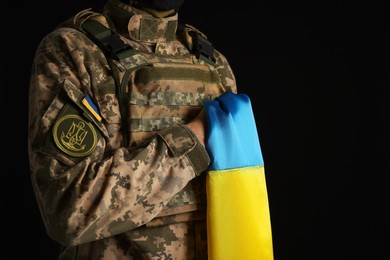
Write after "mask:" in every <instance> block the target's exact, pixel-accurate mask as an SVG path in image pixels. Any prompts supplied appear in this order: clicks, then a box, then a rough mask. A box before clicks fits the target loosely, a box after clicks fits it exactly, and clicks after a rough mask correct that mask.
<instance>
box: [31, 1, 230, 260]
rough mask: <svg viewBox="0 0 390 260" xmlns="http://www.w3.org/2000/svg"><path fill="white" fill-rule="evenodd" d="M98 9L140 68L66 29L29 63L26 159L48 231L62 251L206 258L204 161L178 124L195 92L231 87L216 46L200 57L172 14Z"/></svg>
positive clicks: (78, 255) (69, 255)
mask: <svg viewBox="0 0 390 260" xmlns="http://www.w3.org/2000/svg"><path fill="white" fill-rule="evenodd" d="M103 14H104V15H105V16H106V17H107V18H108V19H103V20H104V21H109V22H108V24H110V25H112V24H114V25H115V30H116V31H117V32H118V33H120V34H121V38H122V40H124V41H125V42H126V43H127V44H129V45H130V46H131V47H132V48H133V49H134V50H135V55H134V56H133V57H131V58H129V59H127V61H126V62H127V65H131V62H135V63H136V64H141V65H142V66H141V65H140V66H138V65H137V66H135V68H134V66H132V69H131V70H128V71H129V72H128V73H126V71H127V70H126V64H120V63H118V62H115V61H112V60H111V61H110V59H107V58H106V57H105V55H104V54H103V53H102V51H101V50H100V49H99V48H98V47H97V46H96V45H95V44H94V43H93V42H92V41H91V39H90V38H89V37H87V36H86V34H84V33H83V32H81V31H79V30H77V29H75V28H72V27H71V26H65V25H63V26H59V27H58V28H57V29H56V30H54V31H53V32H51V33H50V34H48V35H47V36H46V37H44V39H42V41H41V43H40V45H39V46H38V48H37V52H36V56H35V59H34V63H33V68H32V73H31V82H30V90H29V108H30V110H29V159H30V167H31V177H32V184H33V188H34V191H35V194H36V198H37V202H38V205H39V208H40V211H41V214H42V218H43V221H44V223H45V227H46V230H47V233H48V235H49V236H50V237H51V238H53V239H54V240H56V241H58V242H59V243H60V244H61V245H62V249H61V252H60V257H59V258H60V259H207V235H206V221H205V209H206V205H205V196H206V194H205V187H204V185H205V182H204V180H205V178H204V177H205V174H204V172H205V171H206V170H207V167H208V165H209V162H210V160H209V157H208V154H207V152H206V150H205V149H204V147H203V146H202V145H201V144H200V143H199V141H198V140H197V138H196V137H195V135H194V134H193V133H192V132H191V130H190V129H189V128H187V127H186V126H185V125H184V124H185V123H187V122H188V121H190V120H192V119H193V118H194V117H195V116H196V114H197V113H198V112H199V111H200V109H201V107H202V100H205V99H213V98H215V97H216V96H219V95H220V94H221V93H223V92H225V91H226V90H231V91H233V92H236V83H235V78H234V76H233V73H232V71H231V68H230V66H229V64H228V62H227V60H226V59H225V57H224V56H223V55H222V54H221V53H219V52H218V51H216V50H214V55H215V58H216V64H215V65H214V66H212V65H210V64H208V63H207V62H204V61H203V60H201V59H197V58H196V57H195V56H194V54H192V53H191V52H190V51H189V47H191V42H190V41H189V42H188V44H186V43H185V41H179V38H178V37H177V36H176V32H177V31H178V20H177V14H176V15H175V16H171V17H167V18H155V17H153V16H151V15H150V14H148V13H145V12H143V11H141V10H138V9H136V8H134V7H131V6H128V5H125V4H123V3H121V2H119V1H117V0H109V1H108V2H107V4H106V6H105V7H104V11H103ZM86 15H87V16H88V15H90V16H91V17H95V18H96V19H97V20H99V19H100V18H102V16H99V15H97V14H94V13H92V12H90V11H88V10H87V11H85V12H82V13H81V14H78V15H76V16H74V17H73V18H72V19H70V20H69V21H71V24H73V25H74V26H73V27H75V26H77V24H79V23H80V21H82V19H84V18H85V16H86ZM95 15H96V16H95ZM185 28H190V27H185ZM110 62H111V63H112V64H110ZM129 67H131V66H129ZM113 68H115V69H113ZM115 71H117V72H118V73H119V74H117V75H118V76H115V75H116V74H115V73H114V72H115ZM125 77H126V80H128V81H124V80H123V79H124V78H125ZM116 81H117V82H122V86H121V88H122V89H121V90H118V89H117V87H116V84H115V82H116ZM123 82H126V84H124V83H123ZM118 93H119V94H118ZM120 93H121V94H120ZM123 97H126V98H125V99H123ZM123 129H124V130H125V131H122V130H123ZM126 135H127V136H128V138H126V137H125V136H126Z"/></svg>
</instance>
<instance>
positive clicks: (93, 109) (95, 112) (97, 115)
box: [81, 96, 102, 122]
mask: <svg viewBox="0 0 390 260" xmlns="http://www.w3.org/2000/svg"><path fill="white" fill-rule="evenodd" d="M81 103H82V104H83V105H84V106H85V107H86V108H87V109H88V111H89V112H91V114H92V115H93V116H94V117H95V118H96V120H98V121H99V122H100V121H102V117H101V116H100V113H99V109H98V108H97V107H96V106H95V104H94V103H93V102H92V100H91V98H90V97H89V96H85V97H84V98H83V100H82V101H81Z"/></svg>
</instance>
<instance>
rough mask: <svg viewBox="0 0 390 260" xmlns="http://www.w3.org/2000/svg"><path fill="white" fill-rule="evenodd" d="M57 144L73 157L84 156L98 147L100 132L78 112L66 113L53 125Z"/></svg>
mask: <svg viewBox="0 0 390 260" xmlns="http://www.w3.org/2000/svg"><path fill="white" fill-rule="evenodd" d="M52 134H53V139H54V143H55V145H56V146H57V147H58V149H60V150H61V151H63V152H64V153H66V154H68V155H70V156H73V157H84V156H87V155H88V154H90V153H91V152H92V151H93V150H94V149H95V147H96V144H97V141H98V134H97V132H96V129H95V128H94V126H93V125H92V124H91V123H90V122H88V121H86V120H85V119H84V118H82V117H81V116H79V115H76V114H65V115H63V116H62V117H61V118H59V119H58V120H57V121H56V123H55V124H54V127H53V131H52Z"/></svg>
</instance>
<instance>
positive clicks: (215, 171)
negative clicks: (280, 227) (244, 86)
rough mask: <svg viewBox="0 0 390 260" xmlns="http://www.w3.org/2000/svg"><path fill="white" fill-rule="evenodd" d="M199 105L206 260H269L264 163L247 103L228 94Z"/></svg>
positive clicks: (270, 253)
mask: <svg viewBox="0 0 390 260" xmlns="http://www.w3.org/2000/svg"><path fill="white" fill-rule="evenodd" d="M204 107H205V111H206V117H207V123H208V126H207V137H206V149H207V150H208V152H209V155H210V158H211V165H210V167H209V170H208V173H207V174H208V175H207V177H206V181H207V183H206V189H207V232H208V233H207V237H208V255H209V259H211V260H241V259H245V260H252V259H253V260H255V259H257V260H272V259H273V245H272V232H271V220H270V213H269V204H268V195H267V187H266V180H265V171H264V161H263V157H262V153H261V149H260V142H259V138H258V135H257V128H256V123H255V119H254V116H253V111H252V106H251V102H250V99H249V97H248V96H247V95H245V94H234V93H232V92H230V91H229V92H226V93H224V94H222V95H221V96H219V97H217V98H216V99H215V100H212V101H205V102H204Z"/></svg>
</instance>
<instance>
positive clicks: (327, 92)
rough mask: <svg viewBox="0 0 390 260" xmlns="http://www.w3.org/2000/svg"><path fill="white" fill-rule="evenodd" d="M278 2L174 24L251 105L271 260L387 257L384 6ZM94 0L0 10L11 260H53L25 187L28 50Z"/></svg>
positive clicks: (202, 5)
mask: <svg viewBox="0 0 390 260" xmlns="http://www.w3.org/2000/svg"><path fill="white" fill-rule="evenodd" d="M271 2H272V3H271ZM286 2H287V1H268V3H266V1H253V2H252V1H247V2H236V1H235V2H234V3H232V4H228V3H227V2H226V3H225V1H206V0H199V1H187V2H186V3H185V4H184V6H183V7H182V9H181V13H180V14H179V18H180V20H181V21H182V22H186V23H189V24H192V25H194V26H195V27H197V28H198V29H200V30H201V31H203V32H204V33H206V34H207V35H208V36H209V39H210V40H211V41H212V42H213V43H214V46H215V47H216V48H217V49H219V50H220V51H221V52H223V53H224V54H225V56H226V57H227V58H228V60H229V61H230V64H231V66H232V68H233V70H234V72H235V74H236V79H237V83H238V87H239V89H240V91H241V92H243V93H247V94H248V95H249V96H250V97H251V100H252V105H253V108H254V114H255V118H256V122H257V125H258V132H259V137H260V142H261V146H262V151H263V156H264V160H265V166H266V178H267V185H268V195H269V199H270V210H271V220H272V229H273V236H274V238H273V242H274V250H275V253H274V254H275V260H295V259H297V260H301V259H309V260H312V259H313V260H317V259H329V260H335V259H356V258H357V257H359V258H362V259H385V258H386V257H387V258H388V257H389V252H388V242H389V241H388V239H389V224H388V222H389V214H388V213H387V210H388V208H389V200H388V199H389V188H388V184H387V183H388V182H387V178H388V175H389V173H390V170H389V160H390V158H389V144H390V138H389V132H390V131H389V130H390V129H389V127H388V126H387V125H386V124H385V123H386V122H387V121H388V119H389V109H390V105H389V97H390V91H389V68H390V67H389V47H390V44H389V29H390V28H389V20H388V11H387V10H388V9H386V8H385V4H384V3H383V4H378V3H376V2H374V1H366V2H364V1H361V2H359V1H356V2H355V1H354V2H352V1H351V2H347V1H322V2H323V3H322V2H319V1H311V2H309V1H308V2H307V3H304V2H302V1H301V2H298V3H297V2H296V1H289V2H287V3H286ZM312 2H315V3H312ZM104 3H105V1H104V0H99V1H92V0H88V1H69V0H68V1H65V0H61V1H58V0H57V1H53V2H51V3H50V2H49V4H47V3H43V2H42V3H41V2H37V1H33V2H29V3H22V2H14V3H13V4H9V5H12V6H4V7H3V12H2V13H3V15H2V18H1V19H2V21H3V22H2V24H3V30H2V36H1V48H2V70H1V71H2V74H1V75H2V77H1V78H2V82H3V83H2V91H3V96H2V97H3V98H2V100H3V102H2V106H3V115H6V116H5V119H3V120H4V121H3V124H2V126H3V127H2V129H3V140H4V142H3V143H4V145H3V147H4V149H3V154H5V156H3V158H5V159H6V160H5V161H4V162H3V165H4V167H3V173H2V174H3V182H2V183H3V186H4V188H3V190H2V191H3V193H4V195H3V198H2V199H3V200H4V203H3V205H4V206H3V207H2V209H1V212H2V215H3V216H5V217H7V219H8V220H5V222H4V223H3V228H4V229H5V230H7V233H4V231H3V232H2V233H3V236H4V239H5V240H6V241H7V242H9V243H10V246H9V247H7V248H5V250H4V251H9V253H11V254H12V255H14V256H17V255H18V254H20V255H28V256H29V257H31V258H34V259H35V258H36V259H55V258H56V255H57V250H58V245H57V244H56V243H55V242H54V241H53V240H51V239H50V238H49V237H48V236H47V235H46V234H45V229H44V226H43V222H42V221H41V219H40V215H39V211H38V208H37V205H36V202H35V198H34V194H33V192H32V188H31V183H30V179H29V170H28V161H27V160H28V158H27V109H28V108H27V93H28V76H29V72H30V67H31V62H32V59H33V54H34V51H35V48H36V47H37V45H38V43H39V41H40V39H41V38H42V37H43V36H44V35H45V34H47V33H48V32H49V31H51V30H52V29H54V27H55V26H56V25H57V24H58V23H59V22H61V21H63V20H64V19H66V18H68V17H69V16H71V15H72V14H73V13H74V12H76V11H78V10H80V9H82V8H87V7H93V8H96V9H99V8H101V7H102V6H103V4H104ZM3 118H4V117H3ZM4 234H7V235H4ZM386 239H387V240H386ZM11 245H14V246H15V247H16V248H19V250H20V251H15V250H14V249H11ZM4 253H5V252H4Z"/></svg>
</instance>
